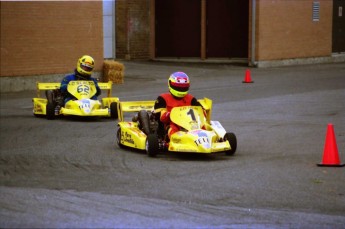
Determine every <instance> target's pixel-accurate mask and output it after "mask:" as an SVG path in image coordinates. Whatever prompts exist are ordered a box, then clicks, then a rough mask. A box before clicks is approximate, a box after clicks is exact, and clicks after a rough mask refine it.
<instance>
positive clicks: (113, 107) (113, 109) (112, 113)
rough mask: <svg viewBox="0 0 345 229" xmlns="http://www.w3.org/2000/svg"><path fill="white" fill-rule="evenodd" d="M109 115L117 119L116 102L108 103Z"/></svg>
mask: <svg viewBox="0 0 345 229" xmlns="http://www.w3.org/2000/svg"><path fill="white" fill-rule="evenodd" d="M110 117H111V118H113V119H117V118H118V114H117V103H116V102H113V103H111V104H110Z"/></svg>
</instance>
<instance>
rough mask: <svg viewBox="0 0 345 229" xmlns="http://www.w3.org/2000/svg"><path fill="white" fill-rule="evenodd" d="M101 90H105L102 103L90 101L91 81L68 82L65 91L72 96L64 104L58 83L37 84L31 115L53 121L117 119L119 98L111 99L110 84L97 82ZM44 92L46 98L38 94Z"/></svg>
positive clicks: (94, 89) (92, 89) (91, 95)
mask: <svg viewBox="0 0 345 229" xmlns="http://www.w3.org/2000/svg"><path fill="white" fill-rule="evenodd" d="M98 86H99V87H100V89H101V90H107V91H108V93H107V96H106V97H104V98H102V101H101V102H100V101H99V100H94V99H91V98H92V97H93V96H94V95H95V94H96V86H95V83H94V82H93V81H86V80H85V81H84V80H78V81H70V82H69V83H68V85H67V91H68V93H70V94H71V95H73V96H74V98H75V99H71V100H69V101H68V102H66V104H64V101H63V100H64V96H63V95H62V93H61V91H60V83H37V98H33V99H32V101H33V106H34V109H33V113H34V115H35V116H46V118H47V119H55V117H57V116H61V115H62V116H83V117H85V116H86V117H95V116H101V117H111V118H117V115H118V112H117V104H118V102H119V98H117V97H111V89H112V82H111V81H109V82H107V83H102V82H99V83H98ZM41 91H45V92H46V98H42V97H41V96H40V92H41Z"/></svg>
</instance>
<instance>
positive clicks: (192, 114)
mask: <svg viewBox="0 0 345 229" xmlns="http://www.w3.org/2000/svg"><path fill="white" fill-rule="evenodd" d="M187 115H190V116H191V118H192V120H193V121H196V118H195V114H194V110H193V109H192V108H191V109H190V110H189V111H188V112H187Z"/></svg>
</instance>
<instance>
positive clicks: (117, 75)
mask: <svg viewBox="0 0 345 229" xmlns="http://www.w3.org/2000/svg"><path fill="white" fill-rule="evenodd" d="M124 71H125V66H124V65H123V64H122V63H120V62H117V61H114V60H105V61H104V64H103V78H104V81H105V82H107V81H112V82H113V83H115V84H122V83H123V82H124V75H125V74H124Z"/></svg>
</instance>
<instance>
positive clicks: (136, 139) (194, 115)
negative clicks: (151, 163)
mask: <svg viewBox="0 0 345 229" xmlns="http://www.w3.org/2000/svg"><path fill="white" fill-rule="evenodd" d="M199 102H200V103H201V105H202V106H203V107H200V106H183V107H175V108H173V109H172V110H171V113H170V119H171V122H174V123H175V124H177V125H178V126H179V127H180V130H179V131H178V132H176V133H174V134H172V135H171V136H170V139H169V138H168V137H167V132H166V129H165V128H164V126H163V124H162V123H161V122H160V121H159V118H158V117H157V114H155V113H154V112H152V110H153V105H154V101H141V102H120V103H119V109H118V111H119V119H120V120H119V123H118V130H117V144H118V145H119V146H120V147H129V148H135V149H140V150H145V151H146V153H147V155H148V156H151V157H154V156H156V155H157V154H158V153H160V152H164V151H169V152H184V153H200V154H214V153H220V152H223V153H225V154H226V155H233V154H234V153H235V152H236V148H237V139H236V136H235V134H234V133H231V132H226V131H225V129H224V128H223V126H222V125H221V124H220V122H218V121H211V110H212V101H211V100H210V99H207V98H204V99H202V100H199ZM204 111H205V113H206V115H205V113H204ZM124 112H138V114H137V115H136V116H134V118H133V119H132V121H131V122H127V121H124Z"/></svg>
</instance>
